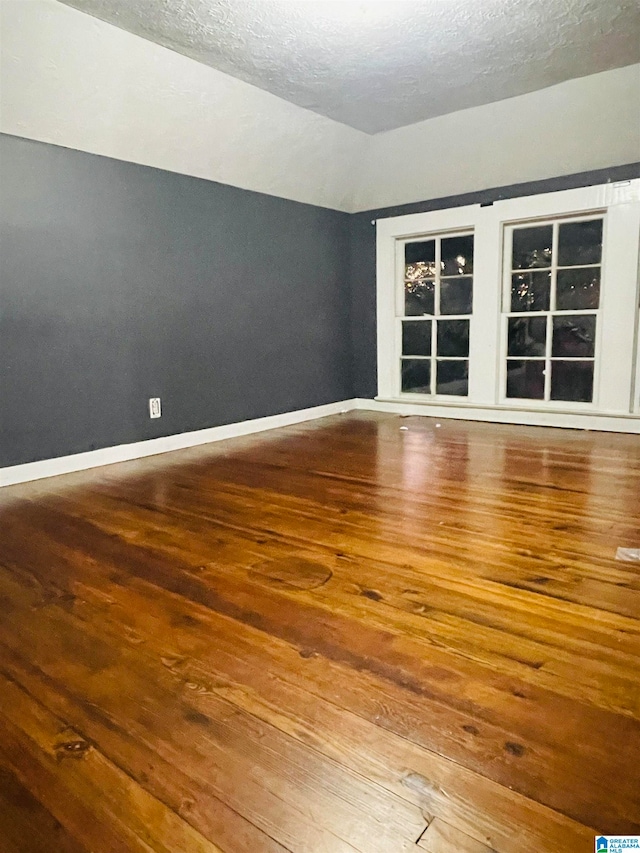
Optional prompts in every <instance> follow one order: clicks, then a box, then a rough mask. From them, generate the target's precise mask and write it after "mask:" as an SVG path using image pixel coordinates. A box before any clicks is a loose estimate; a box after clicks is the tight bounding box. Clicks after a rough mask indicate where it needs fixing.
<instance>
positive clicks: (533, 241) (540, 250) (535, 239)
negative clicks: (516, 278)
mask: <svg viewBox="0 0 640 853" xmlns="http://www.w3.org/2000/svg"><path fill="white" fill-rule="evenodd" d="M552 246H553V226H551V225H541V226H539V227H536V228H514V230H513V267H512V269H514V270H521V269H529V268H530V267H550V266H551V251H552Z"/></svg>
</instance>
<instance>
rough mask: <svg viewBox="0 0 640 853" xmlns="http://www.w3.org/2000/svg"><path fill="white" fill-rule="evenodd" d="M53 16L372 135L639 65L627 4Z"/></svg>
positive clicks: (513, 2) (576, 1)
mask: <svg viewBox="0 0 640 853" xmlns="http://www.w3.org/2000/svg"><path fill="white" fill-rule="evenodd" d="M62 2H64V3H66V5H68V6H74V7H75V8H77V9H80V10H82V11H83V12H87V13H89V14H91V15H94V16H95V17H98V18H101V19H103V20H105V21H109V22H110V23H112V24H115V25H116V26H118V27H121V28H122V29H125V30H129V31H130V32H132V33H135V34H136V35H139V36H142V37H143V38H146V39H149V40H151V41H155V42H157V43H158V44H161V45H164V46H165V47H168V48H170V49H172V50H175V51H177V52H178V53H183V54H185V55H186V56H190V57H192V58H193V59H195V60H197V61H199V62H203V63H205V64H207V65H210V66H212V67H213V68H217V69H218V70H220V71H224V72H225V73H227V74H230V75H232V76H234V77H238V78H240V79H241V80H245V81H246V82H248V83H252V84H253V85H255V86H258V87H260V88H261V89H266V90H267V91H269V92H272V93H273V94H274V95H277V96H279V97H280V98H284V99H285V100H287V101H291V102H292V103H294V104H298V105H299V106H301V107H306V108H307V109H309V110H313V111H314V112H317V113H320V114H322V115H325V116H328V117H329V118H333V119H336V120H337V121H340V122H343V123H344V124H348V125H351V126H352V127H355V128H358V129H359V130H363V131H365V132H367V133H377V132H379V131H384V130H390V129H391V128H395V127H401V126H403V125H407V124H413V123H414V122H417V121H422V120H423V119H427V118H431V117H433V116H437V115H442V114H444V113H450V112H454V111H456V110H461V109H465V108H467V107H473V106H479V105H481V104H486V103H490V102H492V101H498V100H502V99H504V98H510V97H513V96H514V95H521V94H524V93H526V92H532V91H535V90H536V89H542V88H544V87H546V86H551V85H553V84H555V83H560V82H562V81H564V80H568V79H571V78H574V77H582V76H585V75H587V74H595V73H597V72H599V71H606V70H608V69H610V68H617V67H620V66H623V65H630V64H631V63H633V62H638V61H639V60H640V11H639V10H640V7H639V6H638V4H637V2H635V0H421V1H420V2H408V0H406V1H405V0H395V2H394V0H383V1H379V2H376V1H375V0H369V2H353V0H333V2H323V0H62ZM532 121H535V116H532ZM596 121H598V117H597V116H594V122H596Z"/></svg>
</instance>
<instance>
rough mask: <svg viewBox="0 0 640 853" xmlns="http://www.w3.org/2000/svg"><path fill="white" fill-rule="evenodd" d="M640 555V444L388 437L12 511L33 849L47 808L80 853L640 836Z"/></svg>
mask: <svg viewBox="0 0 640 853" xmlns="http://www.w3.org/2000/svg"><path fill="white" fill-rule="evenodd" d="M401 425H402V426H407V427H408V429H406V430H400V426H401ZM639 530H640V447H639V443H638V442H637V439H634V438H633V437H631V436H623V435H606V434H582V433H570V432H563V431H555V430H544V429H534V428H520V427H497V426H495V425H486V424H470V423H460V422H458V423H456V422H446V421H443V422H442V423H441V425H440V427H439V428H438V429H436V428H435V425H434V423H433V422H432V421H430V420H429V419H425V418H406V419H400V418H397V417H395V416H386V415H373V414H370V413H357V414H353V415H349V416H344V417H336V418H330V419H327V420H326V421H324V422H319V423H314V424H301V425H297V426H295V427H292V428H287V429H286V430H281V431H275V432H273V433H272V434H266V435H263V436H260V437H252V438H245V439H242V440H239V441H231V442H225V443H222V444H220V445H215V446H211V447H209V448H206V447H205V448H200V449H194V450H191V451H185V452H181V453H177V454H173V455H169V456H165V457H158V458H156V459H149V460H145V461H142V462H135V463H126V464H123V465H119V466H112V467H110V468H105V469H102V470H101V471H94V472H90V473H86V474H78V475H72V476H70V477H68V478H61V479H58V480H56V481H51V482H49V483H46V482H43V483H34V484H28V485H25V486H19V487H15V488H10V489H5V490H3V492H2V493H1V494H0V566H1V567H3V568H1V569H0V605H1V606H2V613H3V618H2V620H1V621H0V670H2V671H3V672H4V673H5V676H4V677H5V679H8V681H7V683H8V684H10V685H13V687H12V688H11V689H9V690H8V691H4V692H5V695H6V696H8V697H9V699H8V700H5V704H4V706H2V707H0V713H1V714H2V729H1V732H0V752H1V754H2V757H3V760H4V762H5V767H6V768H8V769H7V772H8V774H9V775H8V776H7V777H6V778H8V779H12V780H17V781H16V782H12V784H13V786H14V787H13V789H12V790H14V791H16V792H17V791H18V790H19V791H20V792H21V795H20V796H22V798H23V799H22V800H21V799H20V796H18V794H17V793H16V795H15V796H14V797H13V800H11V796H9V799H8V800H7V802H9V803H11V802H14V803H15V804H16V805H14V806H13V807H11V806H10V808H9V817H8V818H7V820H6V821H5V822H6V823H7V826H8V827H9V829H8V831H7V837H9V830H10V832H11V833H12V835H11V837H14V838H15V837H19V827H20V824H21V823H24V821H25V816H26V814H27V812H26V811H25V809H24V808H20V807H19V804H20V802H27V800H26V799H24V798H25V797H27V798H28V797H31V798H32V799H31V800H28V802H29V806H28V808H29V809H35V810H36V812H37V813H38V814H40V815H41V817H42V825H43V826H44V827H49V828H50V832H51V833H52V834H55V832H59V833H61V836H60V837H61V838H62V839H63V842H64V843H67V842H68V843H69V844H74V843H77V844H78V845H79V849H81V850H82V849H83V846H84V847H86V848H87V849H93V848H92V847H91V845H94V846H95V844H96V843H98V841H99V842H100V845H101V849H104V848H105V844H106V849H111V847H113V849H114V850H117V849H120V846H122V845H124V847H123V848H122V849H125V847H126V845H129V848H130V849H147V848H148V849H164V850H170V849H171V850H178V849H183V848H184V849H200V848H198V847H197V846H195V847H194V844H195V845H197V844H205V845H206V844H209V845H218V848H212V849H219V850H221V851H223V853H249V851H252V853H253V851H254V850H255V851H260V853H287V851H288V853H321V851H323V853H336V851H345V853H347V851H348V853H354V851H357V853H400V851H405V850H406V851H409V850H411V849H415V848H416V841H417V839H418V837H419V836H420V839H421V840H420V842H419V845H418V846H419V849H431V847H433V846H434V845H440V846H439V847H437V846H436V850H435V853H440V850H441V849H442V850H445V849H456V850H460V851H464V853H467V850H466V848H465V846H464V845H467V847H469V851H470V853H485V849H488V850H492V851H497V853H534V851H536V853H537V851H540V850H542V851H544V853H573V851H574V850H577V849H582V848H584V849H587V847H589V846H590V845H591V843H592V839H593V834H594V833H595V832H605V833H607V834H611V833H612V832H638V831H640V799H639V794H638V792H639V791H640V777H639V776H638V768H637V761H636V760H635V758H634V755H637V754H638V751H640V740H639V737H640V713H639V712H640V689H639V688H638V681H639V679H638V672H640V667H639V666H638V663H639V661H640V572H639V571H638V570H637V569H635V567H634V566H632V565H631V564H620V563H617V562H616V561H615V560H614V554H615V549H616V547H617V546H618V545H623V546H626V547H638V545H640V539H639V538H638V537H639V536H640V534H639V533H638V531H639ZM12 691H13V692H12ZM15 691H18V692H17V693H16V692H15ZM25 697H26V698H25ZM21 703H23V704H21ZM16 708H18V709H21V710H20V711H19V713H16ZM51 721H64V722H65V725H66V726H70V727H71V728H72V729H74V730H75V731H76V732H78V733H82V735H81V737H79V739H78V742H80V743H85V742H87V743H90V745H91V748H90V749H89V750H87V751H86V752H87V755H86V757H85V758H82V760H77V761H76V762H74V765H73V767H75V769H73V768H72V769H71V770H70V769H69V764H70V762H69V760H68V759H65V760H64V761H58V759H57V754H56V753H55V749H54V750H53V751H52V746H51V728H50V725H53V723H52V722H51ZM56 725H58V723H57V722H56ZM48 726H49V728H48ZM21 756H22V758H21ZM96 762H98V764H96ZM94 765H95V767H94ZM105 768H106V769H105ZM83 774H84V775H83ZM96 774H97V775H96ZM100 774H106V776H105V778H106V779H107V780H111V781H108V785H110V786H111V789H113V791H114V795H113V797H107V798H106V799H105V802H104V803H103V802H101V801H100V802H98V798H97V794H96V791H97V783H96V778H97V776H99V775H100ZM122 774H124V775H122ZM118 780H119V784H120V787H121V788H122V790H121V791H119V793H118V794H117V795H116V793H115V791H116V787H117V786H116V782H118ZM16 784H17V785H18V786H19V787H18V788H16V787H15V786H16ZM56 790H57V791H62V792H66V793H67V796H66V798H63V799H64V801H65V804H64V807H63V806H62V804H61V801H60V797H59V794H58V799H57V798H56V793H55V791H56ZM94 812H95V815H96V819H95V821H94V822H93V825H92V826H91V829H90V830H87V829H86V828H84V829H83V826H82V821H83V819H84V817H83V816H85V815H88V814H92V813H94ZM159 816H162V820H161V821H160V823H158V820H159ZM162 821H168V822H169V823H168V824H167V826H168V827H169V830H168V834H167V835H166V837H165V834H164V833H158V832H156V833H155V835H154V832H153V827H154V826H156V827H157V826H160V825H163V824H162ZM427 823H428V824H429V828H428V829H427V831H426V832H423V830H424V828H425V826H426V825H427ZM58 826H59V827H61V829H56V827H58ZM47 831H49V830H47ZM92 833H93V834H92ZM149 833H150V834H149ZM185 833H187V835H185ZM188 833H195V834H194V835H193V838H191V836H188ZM194 839H195V840H194ZM427 842H428V843H429V844H431V847H425V845H426V844H427ZM163 844H164V845H165V846H164V847H163V846H162V845H163ZM119 845H120V846H119ZM145 845H147V848H145ZM443 845H444V846H443ZM447 845H448V846H447ZM476 848H477V851H476ZM62 849H64V848H62ZM70 849H73V848H70ZM202 849H208V848H206V847H204V848H202Z"/></svg>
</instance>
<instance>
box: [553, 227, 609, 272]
mask: <svg viewBox="0 0 640 853" xmlns="http://www.w3.org/2000/svg"><path fill="white" fill-rule="evenodd" d="M601 258H602V219H592V220H591V221H589V222H567V223H566V225H561V226H560V233H559V234H558V266H560V267H569V266H580V265H581V264H599V263H600V260H601Z"/></svg>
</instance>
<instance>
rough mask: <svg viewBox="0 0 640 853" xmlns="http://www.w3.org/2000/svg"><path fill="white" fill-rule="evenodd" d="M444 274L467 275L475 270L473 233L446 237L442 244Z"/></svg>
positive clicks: (441, 263)
mask: <svg viewBox="0 0 640 853" xmlns="http://www.w3.org/2000/svg"><path fill="white" fill-rule="evenodd" d="M440 268H441V270H442V275H465V274H466V273H472V272H473V235H472V234H469V235H468V236H466V237H446V238H445V239H443V240H442V242H441V244H440Z"/></svg>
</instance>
